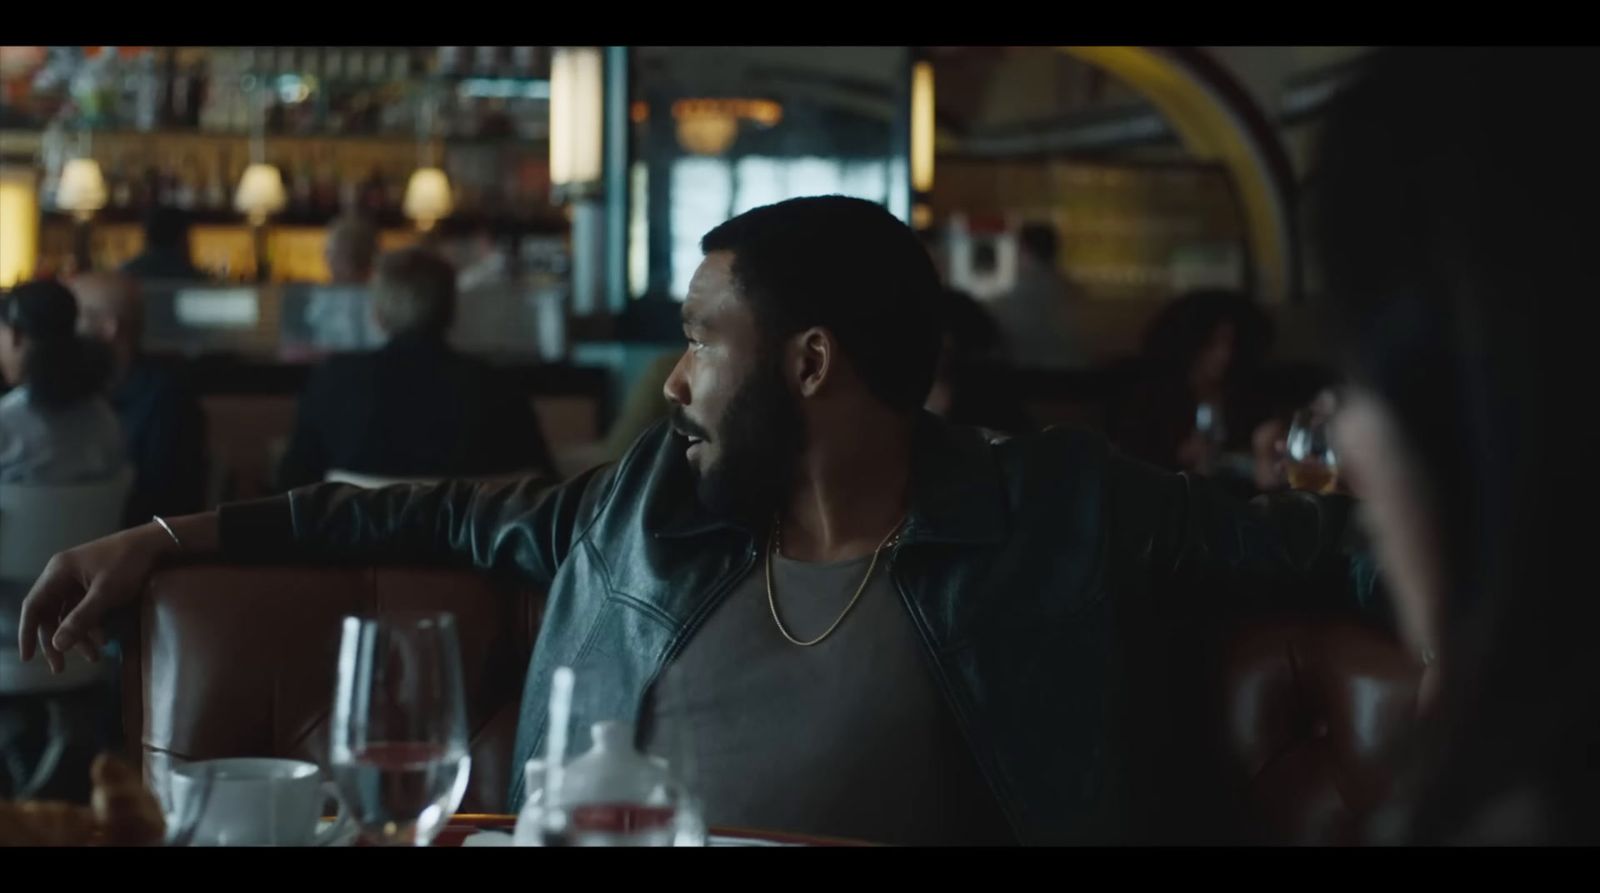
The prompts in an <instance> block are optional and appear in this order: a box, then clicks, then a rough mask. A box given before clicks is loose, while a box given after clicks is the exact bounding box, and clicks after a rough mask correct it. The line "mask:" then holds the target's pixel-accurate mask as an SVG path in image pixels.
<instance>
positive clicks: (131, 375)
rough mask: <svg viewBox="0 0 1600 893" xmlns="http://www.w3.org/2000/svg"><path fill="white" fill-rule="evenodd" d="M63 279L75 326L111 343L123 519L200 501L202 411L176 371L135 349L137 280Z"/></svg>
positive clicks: (179, 509) (140, 327)
mask: <svg viewBox="0 0 1600 893" xmlns="http://www.w3.org/2000/svg"><path fill="white" fill-rule="evenodd" d="M69 284H70V286H71V288H72V290H73V292H74V294H76V296H77V299H78V307H79V315H78V330H79V332H80V333H82V334H84V335H86V336H88V337H90V338H93V339H95V340H97V341H100V342H101V343H103V344H105V345H106V346H107V347H108V348H109V349H110V351H111V379H110V388H109V396H110V400H111V408H112V409H114V410H115V411H116V413H117V419H118V420H119V421H120V422H121V424H122V432H123V434H124V435H125V436H126V437H127V441H128V458H129V459H130V460H131V461H132V463H133V468H134V484H133V493H132V495H131V496H130V497H129V500H128V514H127V523H129V524H142V523H144V522H145V521H148V520H150V516H151V515H169V514H179V513H183V512H193V511H198V510H200V509H201V508H204V504H205V487H206V422H205V413H204V412H203V411H202V410H201V408H200V400H199V397H198V396H196V394H195V392H194V389H193V387H192V386H191V384H190V382H189V381H188V379H187V378H186V377H185V376H184V375H183V374H182V373H181V371H180V370H179V369H177V368H175V367H174V366H172V365H171V364H164V363H157V362H155V361H154V360H152V359H151V358H150V357H148V356H146V355H145V353H144V351H143V350H142V349H141V346H140V345H141V339H142V337H143V333H144V301H143V296H142V295H141V293H140V290H139V283H138V282H137V281H135V280H134V279H133V278H132V277H129V276H127V275H125V274H122V273H85V274H82V275H79V276H75V277H73V279H72V280H71V282H70V283H69Z"/></svg>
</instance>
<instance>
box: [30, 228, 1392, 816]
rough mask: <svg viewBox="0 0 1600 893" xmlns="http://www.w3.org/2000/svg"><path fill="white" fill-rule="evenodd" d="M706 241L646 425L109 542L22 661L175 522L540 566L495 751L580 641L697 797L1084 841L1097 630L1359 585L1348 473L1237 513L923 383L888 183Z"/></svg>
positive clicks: (328, 548)
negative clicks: (507, 716) (1331, 484)
mask: <svg viewBox="0 0 1600 893" xmlns="http://www.w3.org/2000/svg"><path fill="white" fill-rule="evenodd" d="M701 244H702V247H703V249H704V250H705V255H706V256H705V259H704V261H703V262H702V263H701V265H700V267H699V269H698V270H697V271H696V272H695V274H694V277H693V280H692V282H691V284H690V287H689V293H688V297H687V300H686V301H685V302H684V304H683V306H682V314H683V330H684V337H685V340H686V342H687V349H686V350H685V351H684V353H683V355H682V357H681V358H680V359H679V361H678V363H677V366H676V367H675V368H674V369H673V370H672V372H671V373H670V374H669V376H668V378H667V382H666V385H665V387H664V396H665V397H666V399H667V400H668V401H670V403H671V404H672V410H671V422H670V424H658V425H656V426H654V427H653V428H651V429H650V430H649V431H647V432H646V433H645V434H644V435H643V436H642V437H641V438H640V439H639V440H638V441H636V442H635V443H634V444H633V446H632V447H631V448H630V449H629V451H628V453H627V455H626V456H624V458H623V459H622V460H621V461H620V462H617V463H614V464H610V465H606V466H602V467H600V468H597V469H594V470H592V471H590V472H588V473H585V474H583V475H580V476H578V477H576V478H574V479H572V480H571V481H568V482H566V483H564V484H562V485H560V486H557V487H553V488H551V487H546V486H544V485H543V484H542V483H541V482H539V481H534V480H522V481H518V482H495V483H478V484H470V483H466V482H451V483H445V484H441V485H438V486H431V487H395V488H385V489H383V490H358V489H355V488H352V487H344V486H337V485H321V486H315V487H307V488H303V489H298V490H294V491H291V492H290V493H288V494H285V495H281V496H276V497H273V498H271V499H266V500H260V501H257V502H252V503H241V504H237V505H232V506H224V507H223V508H222V509H220V510H218V511H217V512H214V513H206V514H200V515H190V516H187V517H183V518H175V519H172V522H171V523H172V530H173V534H172V535H171V536H169V535H168V533H167V532H166V531H165V530H163V529H162V528H161V527H159V526H157V525H156V524H153V523H152V524H148V525H145V526H144V527H141V528H139V529H137V530H134V531H127V532H124V533H122V534H118V535H117V536H114V537H110V538H106V539H102V540H99V541H97V542H95V543H91V544H88V545H86V546H82V547H80V548H77V549H74V550H72V551H70V552H67V553H64V554H63V555H61V556H58V558H57V561H56V563H55V565H54V571H53V573H52V574H50V575H47V577H46V578H44V579H42V580H41V581H40V582H39V583H38V584H37V585H36V586H35V587H34V589H33V590H32V592H31V593H30V595H29V596H28V599H27V602H26V604H25V606H24V608H23V611H22V621H21V624H20V630H19V643H20V644H21V646H22V649H23V656H24V658H27V657H31V655H32V654H33V653H34V651H35V650H37V649H40V648H41V647H42V652H43V655H44V657H45V659H46V660H47V661H48V662H49V663H50V665H51V666H52V667H58V666H60V665H61V662H62V659H63V655H62V654H61V651H60V649H62V648H74V647H79V646H81V647H83V648H84V649H85V650H88V651H91V652H92V651H93V649H94V647H95V646H94V641H95V640H94V638H93V635H94V634H95V631H96V630H98V629H99V628H100V625H101V621H102V618H103V617H104V612H105V611H107V610H111V609H114V608H115V607H116V606H118V605H123V604H127V603H129V602H131V601H132V600H134V599H136V598H137V597H138V593H139V591H140V588H141V586H142V585H143V582H144V580H145V579H146V577H147V576H148V575H149V573H150V572H151V571H152V570H153V569H154V568H155V567H156V566H157V564H158V562H161V561H164V560H166V559H167V557H168V556H171V555H174V554H176V552H177V550H179V549H180V548H181V549H182V550H183V552H184V554H185V555H187V556H189V557H191V558H192V557H199V556H205V555H217V554H219V553H220V555H221V556H222V557H224V558H232V559H244V558H246V557H248V558H251V559H254V560H257V561H283V562H291V561H295V560H303V559H304V558H305V557H306V556H309V555H315V556H317V557H318V558H319V559H322V560H335V561H340V560H342V561H347V562H356V561H363V560H366V561H371V560H375V559H376V560H384V559H385V558H390V559H395V558H400V559H403V560H406V561H428V560H433V561H455V562H459V563H466V562H471V563H472V564H473V565H474V566H476V567H478V568H480V569H483V570H490V569H493V570H495V571H498V572H501V573H503V574H507V575H515V576H517V577H518V578H519V579H520V580H522V581H524V582H525V583H526V584H528V585H532V586H539V587H544V588H546V589H547V590H548V592H549V600H548V607H547V609H546V611H545V613H544V625H543V627H542V628H541V631H540V635H539V641H538V644H537V646H536V647H535V650H534V653H533V656H532V660H531V663H530V665H529V666H528V668H527V673H526V677H525V679H526V687H525V688H524V693H523V704H524V706H525V709H524V711H523V714H522V716H521V720H520V726H519V733H518V735H517V742H516V748H515V762H514V764H513V765H514V766H516V767H521V766H522V764H523V762H524V761H526V760H527V759H529V758H530V757H533V756H535V755H542V754H544V753H545V749H544V748H545V740H544V739H545V736H544V724H543V719H544V717H545V715H546V714H545V705H546V704H547V703H548V702H549V695H550V682H551V678H552V675H553V671H554V670H555V669H556V668H557V667H559V666H563V665H573V667H574V669H575V672H576V674H577V678H578V680H579V682H578V686H579V691H580V692H582V694H581V695H580V696H579V697H576V698H574V699H573V711H574V712H573V715H572V719H571V728H573V729H574V730H576V732H575V739H574V741H573V744H572V746H573V747H574V748H576V749H578V750H582V749H584V748H585V746H586V742H587V735H586V732H585V730H587V729H588V728H589V724H590V723H591V722H594V721H596V720H603V719H604V720H612V719H623V720H626V721H630V722H632V721H634V720H636V719H637V721H638V723H639V741H640V744H641V746H642V747H644V748H645V749H646V750H647V751H648V752H652V753H656V754H661V755H663V756H666V757H667V758H668V759H669V760H672V761H674V764H675V765H681V764H682V763H681V762H678V761H689V762H692V763H693V764H694V765H696V766H698V767H702V769H701V770H700V771H699V772H698V773H697V775H698V778H697V787H698V790H697V791H696V793H697V795H698V798H699V800H700V802H701V803H702V804H703V806H704V814H705V817H706V819H707V821H708V823H710V824H713V825H737V826H743V827H762V828H781V829H785V830H788V831H795V832H800V833H811V834H824V835H831V836H841V837H850V838H856V839H863V840H872V841H881V842H888V843H902V844H939V843H964V844H976V843H1000V842H1017V841H1020V842H1029V843H1063V842H1086V841H1095V840H1120V839H1125V836H1126V835H1128V834H1130V833H1131V832H1130V829H1129V827H1128V823H1129V822H1130V821H1131V820H1132V818H1133V816H1130V814H1129V813H1130V812H1132V811H1133V806H1134V804H1133V802H1132V801H1131V800H1130V799H1129V797H1128V794H1127V792H1128V790H1129V788H1130V786H1132V785H1134V784H1136V783H1137V782H1139V781H1141V780H1142V779H1141V778H1140V777H1138V776H1139V773H1138V772H1137V771H1134V770H1133V769H1131V768H1130V765H1129V760H1128V759H1127V758H1126V757H1127V753H1126V750H1127V746H1128V744H1129V739H1130V738H1131V737H1132V735H1131V732H1130V730H1129V729H1128V728H1127V727H1126V725H1125V723H1128V722H1131V721H1133V720H1134V713H1135V711H1136V708H1137V707H1139V706H1142V705H1139V704H1135V703H1132V702H1131V700H1130V697H1129V695H1128V694H1127V692H1128V690H1129V682H1130V678H1129V677H1130V674H1131V673H1133V672H1134V668H1132V667H1130V666H1129V665H1128V664H1126V663H1124V652H1123V649H1122V647H1121V646H1123V645H1124V644H1125V643H1127V642H1129V641H1138V640H1141V639H1144V640H1148V639H1149V638H1150V637H1152V636H1154V635H1156V633H1155V632H1154V631H1153V629H1152V625H1153V624H1155V623H1156V621H1154V620H1153V619H1152V617H1153V615H1156V614H1158V613H1159V614H1164V615H1166V616H1171V614H1170V612H1172V611H1176V610H1180V605H1181V604H1187V605H1195V604H1199V605H1204V606H1207V607H1208V609H1210V610H1216V611H1221V610H1223V609H1224V608H1225V607H1226V606H1229V605H1240V604H1251V603H1254V602H1255V601H1256V600H1258V599H1261V600H1267V601H1273V600H1277V601H1280V602H1281V601H1285V600H1289V601H1294V602H1296V603H1299V604H1312V603H1321V602H1323V600H1327V602H1328V603H1336V604H1340V605H1345V606H1350V605H1352V603H1358V602H1360V601H1362V600H1363V597H1364V596H1365V595H1367V594H1368V593H1369V590H1368V588H1367V585H1366V578H1365V577H1364V576H1361V575H1352V573H1351V571H1352V570H1353V568H1352V565H1351V563H1350V562H1349V561H1348V560H1347V558H1346V557H1345V556H1343V555H1342V554H1341V553H1340V550H1339V543H1340V535H1341V533H1342V532H1343V530H1344V522H1343V520H1342V519H1343V517H1344V515H1345V513H1346V512H1347V510H1348V508H1349V506H1348V502H1347V501H1341V500H1338V499H1337V498H1335V497H1316V496H1304V497H1296V498H1289V499H1281V498H1280V499H1279V500H1277V501H1273V500H1271V498H1270V497H1269V498H1268V505H1266V506H1265V508H1266V509H1267V510H1266V511H1264V512H1262V513H1260V514H1259V515H1258V514H1256V513H1253V512H1249V511H1246V510H1244V509H1243V508H1242V507H1240V506H1238V505H1236V504H1235V503H1234V502H1233V501H1232V500H1229V499H1226V498H1223V497H1220V496H1219V495H1218V494H1217V493H1216V492H1215V489H1214V488H1213V487H1211V486H1209V485H1207V483H1206V482H1204V481H1196V480H1191V479H1189V478H1187V477H1185V476H1182V475H1176V474H1169V473H1166V472H1163V471H1160V470H1157V469H1153V468H1151V467H1149V466H1147V465H1145V464H1143V463H1139V462H1132V461H1129V460H1127V459H1125V458H1123V457H1121V456H1119V455H1118V454H1117V453H1115V452H1114V451H1112V450H1110V449H1108V447H1107V445H1106V443H1105V441H1104V439H1102V438H1100V437H1099V436H1098V435H1094V434H1090V433H1085V432H1078V431H1068V430H1060V429H1058V430H1052V431H1047V432H1043V433H1039V434H1031V435H1024V436H1019V437H1015V438H1011V439H1009V440H1003V441H998V442H997V441H994V440H991V439H989V438H986V437H984V436H982V434H981V433H980V432H978V431H977V430H975V429H972V428H967V427H962V426H959V425H952V424H950V423H948V422H945V421H943V420H941V419H938V418H936V417H934V416H932V415H930V414H928V413H927V412H925V411H924V410H923V408H922V406H923V402H924V401H925V400H926V399H927V395H928V389H929V386H930V384H931V383H932V381H933V376H934V369H935V366H936V365H937V363H938V357H939V352H940V339H941V331H940V328H941V325H940V321H939V318H938V314H932V313H929V312H928V309H929V308H930V307H932V306H936V304H937V302H938V301H939V289H940V287H941V286H940V284H939V282H938V279H937V277H936V275H935V273H934V269H933V265H932V264H931V263H930V262H929V260H928V257H927V254H926V252H924V251H923V250H922V248H921V246H919V245H918V244H917V241H916V237H915V235H914V234H913V233H912V231H911V230H910V228H909V227H907V226H905V224H903V223H902V222H900V221H899V220H897V219H896V218H895V217H894V216H893V215H891V214H890V213H889V212H888V211H886V210H885V209H884V208H883V207H882V206H880V205H878V204H875V203H873V202H869V201H863V200H860V199H853V198H845V197H841V196H826V197H819V198H804V199H794V200H791V201H786V202H782V203H780V204H776V205H770V206H767V207H762V208H757V209H754V210H751V211H748V212H746V213H744V214H741V215H740V216H738V217H735V218H733V219H732V220H729V221H727V222H726V223H723V224H721V225H720V226H718V227H716V228H715V229H713V230H712V231H711V232H710V233H708V234H707V235H706V236H705V238H704V239H703V240H702V243H701ZM379 279H380V289H381V288H382V287H383V286H382V285H381V282H382V280H383V279H384V272H383V271H382V270H380V274H379ZM347 402H350V401H347ZM347 411H348V407H347ZM180 542H181V544H182V545H181V546H180V545H179V543H180ZM86 584H88V585H89V586H90V587H92V588H90V589H86ZM86 591H87V592H89V593H90V594H89V595H88V596H87V597H85V592H86ZM222 595H224V596H225V594H222ZM63 616H64V617H65V619H64V620H63V621H62V623H61V625H60V628H59V630H57V629H55V628H54V627H53V626H52V623H51V621H54V620H55V619H56V618H60V617H63ZM510 775H511V776H512V777H513V781H512V788H511V790H510V791H509V792H508V796H507V799H508V800H509V802H511V803H521V802H522V800H523V797H522V794H523V793H524V791H523V784H524V778H525V776H524V774H523V773H522V772H521V771H515V772H511V773H510Z"/></svg>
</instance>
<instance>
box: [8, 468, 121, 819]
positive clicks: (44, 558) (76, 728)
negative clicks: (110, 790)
mask: <svg viewBox="0 0 1600 893" xmlns="http://www.w3.org/2000/svg"><path fill="white" fill-rule="evenodd" d="M132 490H133V468H132V467H131V466H129V467H124V468H123V469H122V471H121V472H119V473H118V474H117V475H116V476H115V477H113V478H111V479H109V480H105V481H95V482H93V483H87V484H65V485H61V484H56V485H40V484H0V775H3V776H4V778H3V779H0V781H4V791H3V794H0V795H3V796H6V797H12V798H19V799H21V798H27V797H32V796H41V797H43V796H48V797H60V798H65V799H70V800H77V799H81V798H83V797H87V795H88V781H89V779H88V768H89V761H90V760H91V759H92V758H93V757H94V755H95V754H96V753H97V752H99V750H100V749H101V748H102V747H103V746H104V744H105V736H104V735H103V734H101V733H100V731H99V730H98V727H99V726H100V725H101V722H100V719H101V718H103V717H104V715H105V713H106V710H107V709H108V706H109V702H108V697H107V695H108V693H109V689H108V688H107V686H106V685H105V684H104V683H108V682H109V680H110V679H111V669H110V668H111V665H112V663H113V662H112V661H102V662H100V663H98V664H95V663H90V662H89V661H87V660H85V659H83V658H82V657H80V656H79V655H78V654H76V653H72V654H68V655H66V665H65V668H64V670H63V671H62V672H60V673H52V672H50V670H49V668H48V667H47V666H45V663H44V661H43V660H42V659H38V658H36V659H35V660H33V661H32V662H31V663H23V662H22V661H21V660H20V659H19V656H18V654H17V651H16V641H17V630H16V621H17V616H18V614H19V613H20V610H21V603H22V598H23V596H25V595H26V594H27V591H28V589H29V588H31V587H32V586H33V581H34V580H35V579H37V578H38V576H39V574H40V572H42V571H43V570H44V566H45V564H47V563H48V562H49V561H50V558H51V556H53V555H55V554H56V553H57V552H62V551H65V550H67V549H70V548H72V547H73V546H77V545H80V544H82V543H86V542H88V541H90V540H93V539H98V538H100V537H102V536H106V535H107V534H111V533H115V532H117V530H119V529H120V528H121V527H122V516H123V511H124V509H125V508H126V506H127V503H128V494H129V493H130V492H132Z"/></svg>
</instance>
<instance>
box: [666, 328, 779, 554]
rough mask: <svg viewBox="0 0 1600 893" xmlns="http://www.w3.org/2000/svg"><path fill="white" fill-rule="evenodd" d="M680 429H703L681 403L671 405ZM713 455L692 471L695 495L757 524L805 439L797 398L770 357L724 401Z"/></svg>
mask: <svg viewBox="0 0 1600 893" xmlns="http://www.w3.org/2000/svg"><path fill="white" fill-rule="evenodd" d="M672 423H673V426H674V427H675V428H677V429H678V430H679V431H680V432H689V433H692V434H696V435H700V434H704V433H707V432H705V431H703V430H702V429H701V428H700V427H699V426H698V425H695V424H693V423H692V422H689V421H688V420H687V418H685V416H684V414H683V407H681V406H675V407H673V410H672ZM711 439H714V440H715V442H716V445H717V460H716V462H715V464H713V465H712V466H711V467H710V468H709V469H707V470H706V471H705V472H704V473H699V474H697V475H696V480H695V495H696V496H697V497H698V498H699V500H700V502H701V504H702V505H704V506H705V507H706V508H708V509H710V510H711V511H712V512H715V513H717V514H719V515H724V516H727V517H731V518H733V519H736V520H740V521H744V522H746V523H749V524H752V525H762V524H765V523H767V522H768V521H770V520H771V519H772V516H773V514H774V513H775V512H776V511H777V510H778V508H779V507H780V506H781V505H782V504H783V502H784V500H786V499H788V497H789V495H790V491H791V490H792V489H793V485H794V476H795V467H796V465H797V464H798V462H799V458H800V452H801V448H802V445H803V444H804V443H805V418H804V417H803V416H802V415H801V414H800V405H799V401H798V400H797V399H796V398H795V396H794V394H792V393H790V391H789V388H788V386H787V385H786V384H784V381H783V377H782V375H781V374H780V373H779V371H778V365H777V363H776V362H775V361H773V362H768V361H765V360H762V361H759V362H757V364H756V370H755V371H754V372H752V373H751V375H750V377H749V379H747V380H746V382H745V384H744V385H743V386H742V387H740V388H739V390H738V392H737V393H735V394H734V395H733V399H732V400H730V401H728V408H727V410H726V411H725V412H724V413H723V417H722V421H721V423H720V424H719V425H718V430H717V431H716V433H715V435H714V437H713V438H711Z"/></svg>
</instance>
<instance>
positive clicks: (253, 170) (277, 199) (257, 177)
mask: <svg viewBox="0 0 1600 893" xmlns="http://www.w3.org/2000/svg"><path fill="white" fill-rule="evenodd" d="M288 203H289V197H288V195H287V194H286V193H285V191H284V188H283V174H282V173H281V172H279V170H278V169H277V168H276V167H274V166H273V165H270V164H264V163H261V162H257V163H255V164H252V165H250V166H249V167H247V168H245V169H244V176H242V177H240V178H239V189H238V191H237V192H235V193H234V196H233V206H234V208H235V209H237V210H238V211H239V213H241V214H243V215H245V217H247V218H249V220H250V226H251V229H253V230H254V232H255V247H256V281H258V282H266V281H267V279H268V267H267V218H268V217H271V216H272V215H273V214H276V213H278V212H279V211H282V210H283V209H284V207H285V206H286V205H287V204H288Z"/></svg>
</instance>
